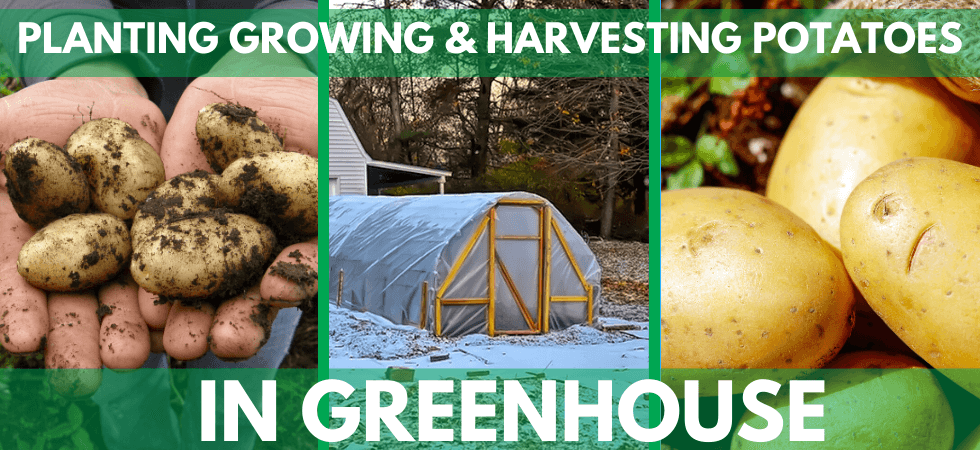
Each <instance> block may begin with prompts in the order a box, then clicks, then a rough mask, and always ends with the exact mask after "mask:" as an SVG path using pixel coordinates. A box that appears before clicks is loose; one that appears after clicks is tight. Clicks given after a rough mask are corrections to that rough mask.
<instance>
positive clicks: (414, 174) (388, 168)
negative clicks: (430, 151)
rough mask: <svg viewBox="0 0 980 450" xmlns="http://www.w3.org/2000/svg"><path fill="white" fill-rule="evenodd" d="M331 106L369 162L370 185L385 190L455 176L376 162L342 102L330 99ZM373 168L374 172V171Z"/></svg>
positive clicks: (439, 171)
mask: <svg viewBox="0 0 980 450" xmlns="http://www.w3.org/2000/svg"><path fill="white" fill-rule="evenodd" d="M330 106H331V107H336V108H337V110H339V111H340V113H341V114H340V118H341V119H342V120H343V122H344V126H345V127H347V129H348V130H350V132H351V134H352V135H353V136H354V137H355V139H354V142H355V144H356V145H357V149H358V150H359V151H360V153H361V155H362V156H363V157H364V160H365V161H367V165H368V172H369V174H368V183H369V184H373V186H372V187H374V188H385V187H392V186H401V185H405V184H414V183H418V182H422V181H429V180H431V179H434V178H435V179H438V178H441V177H450V176H452V175H453V173H452V172H451V171H448V170H439V169H430V168H428V167H419V166H412V165H408V164H399V163H394V162H388V161H375V160H374V159H372V158H371V156H370V155H368V153H367V151H365V150H364V146H363V145H362V144H361V140H360V139H358V138H357V133H355V132H354V127H353V126H352V125H351V123H350V120H349V119H348V118H347V112H346V111H344V108H343V107H342V106H340V102H338V101H337V99H335V98H333V97H330ZM372 168H373V169H374V170H372Z"/></svg>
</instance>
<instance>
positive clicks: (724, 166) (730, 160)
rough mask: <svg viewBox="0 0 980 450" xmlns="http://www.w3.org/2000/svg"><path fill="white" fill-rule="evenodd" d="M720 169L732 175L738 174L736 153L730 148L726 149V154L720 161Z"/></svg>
mask: <svg viewBox="0 0 980 450" xmlns="http://www.w3.org/2000/svg"><path fill="white" fill-rule="evenodd" d="M718 170H719V171H721V173H723V174H725V175H728V176H730V177H737V176H738V163H737V162H735V155H733V154H732V151H731V150H730V149H725V154H724V156H722V158H721V162H719V163H718Z"/></svg>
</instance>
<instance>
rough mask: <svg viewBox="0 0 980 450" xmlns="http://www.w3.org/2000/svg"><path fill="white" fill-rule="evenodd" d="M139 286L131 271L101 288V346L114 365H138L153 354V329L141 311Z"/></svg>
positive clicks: (107, 361) (108, 362) (104, 360)
mask: <svg viewBox="0 0 980 450" xmlns="http://www.w3.org/2000/svg"><path fill="white" fill-rule="evenodd" d="M137 289H138V286H137V285H136V283H135V282H134V281H133V280H132V278H131V277H130V276H129V275H128V274H126V275H124V276H121V277H119V278H117V279H116V280H115V281H113V282H111V283H108V284H105V285H103V286H102V287H101V288H100V289H99V302H100V306H99V313H100V314H101V315H102V326H101V330H100V332H99V339H100V340H99V350H100V355H101V356H102V364H104V365H105V366H106V367H108V368H110V369H117V370H118V369H138V368H139V367H140V366H142V365H143V363H145V362H146V360H147V358H149V357H150V331H149V329H147V327H146V322H145V321H144V320H143V317H142V316H141V315H140V308H139V303H138V302H137V297H136V291H137Z"/></svg>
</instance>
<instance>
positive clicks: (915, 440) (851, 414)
mask: <svg viewBox="0 0 980 450" xmlns="http://www.w3.org/2000/svg"><path fill="white" fill-rule="evenodd" d="M819 379H823V380H826V381H825V385H824V393H823V394H819V393H818V394H807V395H806V402H805V403H806V404H808V405H823V414H821V415H820V416H819V417H807V418H806V420H805V427H806V428H807V429H822V430H824V433H823V434H824V438H823V440H822V441H809V442H807V441H791V440H790V439H791V437H792V436H793V433H792V432H791V431H790V426H791V425H790V420H789V418H790V417H792V415H795V414H799V413H798V412H796V411H795V408H796V406H794V407H793V408H790V405H789V403H790V395H788V394H787V392H788V391H787V390H786V387H785V386H784V387H783V390H781V391H780V394H779V395H778V396H776V398H774V399H772V398H771V397H769V396H768V395H767V394H762V395H760V396H759V399H760V400H761V401H762V402H763V403H765V404H768V405H769V406H771V407H773V408H776V411H778V413H779V415H780V416H782V417H783V428H782V430H781V431H780V433H779V436H777V437H776V438H775V439H773V440H771V441H768V442H752V441H749V440H747V439H745V438H743V437H741V436H738V435H736V436H735V437H734V439H733V440H732V445H731V449H732V450H783V449H802V450H827V449H866V448H875V449H917V450H919V449H921V450H950V449H951V448H952V446H953V438H954V435H953V411H952V410H951V409H950V406H949V401H948V400H946V396H945V395H944V394H943V391H942V389H941V388H940V386H939V383H937V382H936V379H935V377H933V376H932V374H931V373H930V372H929V371H928V370H925V369H905V370H867V369H865V370H847V371H842V370H835V371H820V372H819ZM791 409H793V410H794V412H792V413H791V412H790V410H791ZM743 424H747V425H749V426H752V427H753V428H756V429H759V430H761V429H763V428H766V427H767V426H769V423H768V422H767V420H766V419H765V418H763V417H760V416H757V415H755V414H752V413H751V412H746V413H745V415H744V416H743V417H742V420H741V421H739V423H738V425H737V426H736V427H735V430H736V432H737V430H739V429H740V428H741V427H742V425H743Z"/></svg>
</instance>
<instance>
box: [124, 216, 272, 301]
mask: <svg viewBox="0 0 980 450" xmlns="http://www.w3.org/2000/svg"><path fill="white" fill-rule="evenodd" d="M275 246H276V237H275V235H274V234H273V232H272V230H271V229H269V227H267V226H265V225H262V224H261V223H259V222H258V221H256V220H255V219H253V218H251V217H248V216H244V215H241V214H230V213H227V212H226V211H225V210H216V211H212V212H208V213H204V214H198V215H191V216H187V217H185V218H183V219H181V220H178V221H175V222H173V223H171V224H170V225H168V226H166V227H163V228H157V229H156V230H155V231H154V232H153V233H151V234H150V236H148V237H147V238H145V239H143V240H142V241H140V242H139V243H138V245H137V246H136V248H135V249H134V253H133V260H132V264H131V266H130V271H131V273H132V274H133V278H134V279H135V280H136V282H137V283H138V284H139V285H140V286H142V287H143V288H144V289H146V290H147V291H148V292H151V293H154V294H158V295H160V296H163V297H173V298H195V299H201V298H215V299H224V298H227V297H230V296H232V295H235V294H238V293H241V292H242V291H243V290H244V289H245V288H246V287H247V286H248V285H250V284H251V283H252V282H253V281H254V280H255V279H257V277H259V276H261V274H262V270H263V269H264V268H265V264H266V262H268V261H269V259H270V258H271V257H272V251H273V249H274V248H275ZM172 314H173V311H171V315H172Z"/></svg>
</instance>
